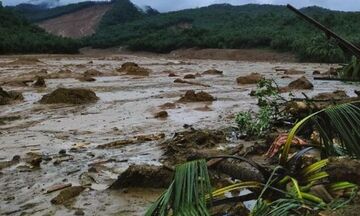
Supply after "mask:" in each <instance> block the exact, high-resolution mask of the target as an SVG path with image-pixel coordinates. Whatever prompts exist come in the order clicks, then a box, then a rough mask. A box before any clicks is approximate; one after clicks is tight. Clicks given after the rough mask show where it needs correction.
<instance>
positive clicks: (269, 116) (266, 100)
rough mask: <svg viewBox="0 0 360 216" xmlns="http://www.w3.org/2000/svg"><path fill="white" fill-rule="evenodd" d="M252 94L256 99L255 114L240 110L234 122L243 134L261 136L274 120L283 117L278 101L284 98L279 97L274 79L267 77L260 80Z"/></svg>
mask: <svg viewBox="0 0 360 216" xmlns="http://www.w3.org/2000/svg"><path fill="white" fill-rule="evenodd" d="M252 95H253V96H255V97H256V98H257V99H258V105H259V106H260V110H259V112H258V113H257V114H256V115H253V114H252V113H251V112H250V111H247V112H240V113H238V114H237V115H236V118H235V122H236V123H237V125H238V128H239V130H240V132H241V133H242V134H243V135H246V136H249V137H252V136H254V137H262V136H264V135H266V134H267V133H268V132H269V130H270V129H271V126H272V125H273V124H274V123H275V122H277V121H279V120H280V119H281V118H283V117H285V116H284V115H285V114H284V112H280V102H284V101H285V99H284V98H283V97H281V95H280V93H279V88H278V86H277V85H276V83H275V81H274V80H268V79H262V80H260V81H259V82H258V83H257V87H256V90H255V91H254V92H253V93H252Z"/></svg>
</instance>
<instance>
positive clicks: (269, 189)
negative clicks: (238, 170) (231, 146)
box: [146, 103, 360, 216]
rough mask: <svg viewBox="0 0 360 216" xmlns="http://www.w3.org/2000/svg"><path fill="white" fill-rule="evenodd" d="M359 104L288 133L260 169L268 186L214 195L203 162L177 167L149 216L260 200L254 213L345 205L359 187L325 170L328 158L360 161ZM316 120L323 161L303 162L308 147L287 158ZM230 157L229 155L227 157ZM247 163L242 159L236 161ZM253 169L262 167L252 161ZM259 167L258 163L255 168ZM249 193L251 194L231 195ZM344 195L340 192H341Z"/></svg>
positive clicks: (324, 113) (237, 186)
mask: <svg viewBox="0 0 360 216" xmlns="http://www.w3.org/2000/svg"><path fill="white" fill-rule="evenodd" d="M358 105H359V103H348V104H342V105H337V106H333V107H329V108H326V109H324V110H321V111H319V112H317V113H314V114H312V115H310V116H308V117H306V118H305V119H303V120H302V121H299V122H298V123H297V124H296V125H295V126H294V127H293V129H292V130H291V132H290V133H289V136H288V139H287V142H286V143H285V145H284V148H283V150H282V153H281V157H280V160H279V164H278V165H277V166H275V167H273V168H269V167H268V168H266V169H263V168H262V169H259V171H260V172H261V173H262V174H263V175H264V176H265V177H266V179H267V180H266V182H254V181H248V182H237V183H234V184H231V185H229V186H226V187H223V188H220V189H217V190H213V191H211V186H210V178H209V174H208V168H207V166H206V161H205V160H197V161H191V162H188V163H185V164H182V165H178V166H177V167H176V172H175V178H174V180H173V183H172V184H171V185H170V187H169V188H168V189H167V190H166V191H165V192H164V193H163V195H162V196H161V197H160V198H159V199H158V200H157V201H156V202H155V203H154V204H153V205H152V206H151V207H150V208H149V210H148V211H147V213H146V215H147V216H155V215H157V216H166V215H184V216H187V215H210V213H209V211H208V209H210V208H212V207H213V206H217V205H221V204H224V203H236V202H244V201H247V200H256V205H255V207H254V209H252V212H251V215H253V216H260V215H261V216H263V215H269V216H270V215H275V216H282V215H308V214H310V213H311V214H313V213H316V212H318V211H320V210H326V209H337V208H341V207H344V206H345V205H346V204H348V203H349V202H350V201H351V200H352V199H353V198H354V197H355V196H356V194H357V193H356V191H357V190H358V186H357V185H356V184H354V183H352V182H347V181H342V182H331V181H330V180H329V173H327V172H326V171H325V170H324V168H325V167H326V166H327V165H328V163H329V160H328V159H327V158H326V157H327V156H330V155H339V154H346V155H349V156H352V157H355V158H360V151H359V149H360V145H359V140H360V108H359V107H358ZM310 122H312V124H313V126H314V128H315V129H316V130H317V131H318V132H319V134H320V138H321V139H320V145H319V146H317V148H319V149H320V150H321V152H322V158H321V159H319V158H318V160H317V161H316V162H313V163H311V164H307V163H305V162H304V160H303V158H304V155H305V154H306V153H308V152H309V151H311V150H313V149H314V147H306V148H304V149H302V150H300V151H298V152H296V153H295V154H294V155H292V156H291V157H289V152H290V147H291V143H292V139H293V138H294V137H295V135H296V134H297V133H298V132H299V131H300V129H301V128H302V127H304V125H307V124H308V123H310ZM223 157H224V158H226V156H223ZM232 158H235V159H237V160H241V161H245V162H249V160H248V159H246V158H242V157H232ZM249 164H250V165H252V166H253V167H255V168H257V167H262V166H260V165H259V166H258V165H256V163H255V162H253V161H250V162H249ZM254 164H255V165H254ZM242 189H248V190H250V191H251V193H250V194H246V195H240V196H239V195H235V196H234V194H239V193H232V195H233V196H229V194H230V193H231V192H236V191H239V190H242ZM340 191H341V193H340Z"/></svg>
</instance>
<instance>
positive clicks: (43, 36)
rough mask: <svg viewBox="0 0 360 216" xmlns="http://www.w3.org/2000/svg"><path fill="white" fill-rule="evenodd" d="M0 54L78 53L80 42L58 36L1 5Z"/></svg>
mask: <svg viewBox="0 0 360 216" xmlns="http://www.w3.org/2000/svg"><path fill="white" fill-rule="evenodd" d="M0 20H1V22H0V32H1V34H0V54H7V53H76V52H77V51H78V48H79V43H78V42H75V41H73V40H70V39H65V38H61V37H56V36H53V35H50V34H48V33H46V32H45V31H44V30H43V29H40V28H39V27H37V26H34V25H32V24H30V23H28V22H27V21H26V20H24V19H21V18H20V15H18V14H15V13H14V12H12V11H10V10H8V9H5V8H3V7H1V6H0Z"/></svg>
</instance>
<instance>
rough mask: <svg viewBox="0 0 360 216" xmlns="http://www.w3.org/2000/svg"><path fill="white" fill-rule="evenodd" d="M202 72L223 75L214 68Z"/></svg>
mask: <svg viewBox="0 0 360 216" xmlns="http://www.w3.org/2000/svg"><path fill="white" fill-rule="evenodd" d="M202 74H203V75H223V72H222V71H219V70H216V69H210V70H207V71H204V72H203V73H202Z"/></svg>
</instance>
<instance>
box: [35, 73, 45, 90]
mask: <svg viewBox="0 0 360 216" xmlns="http://www.w3.org/2000/svg"><path fill="white" fill-rule="evenodd" d="M33 87H37V88H44V87H46V83H45V80H44V77H41V76H39V77H37V78H36V81H35V83H34V84H33Z"/></svg>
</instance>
